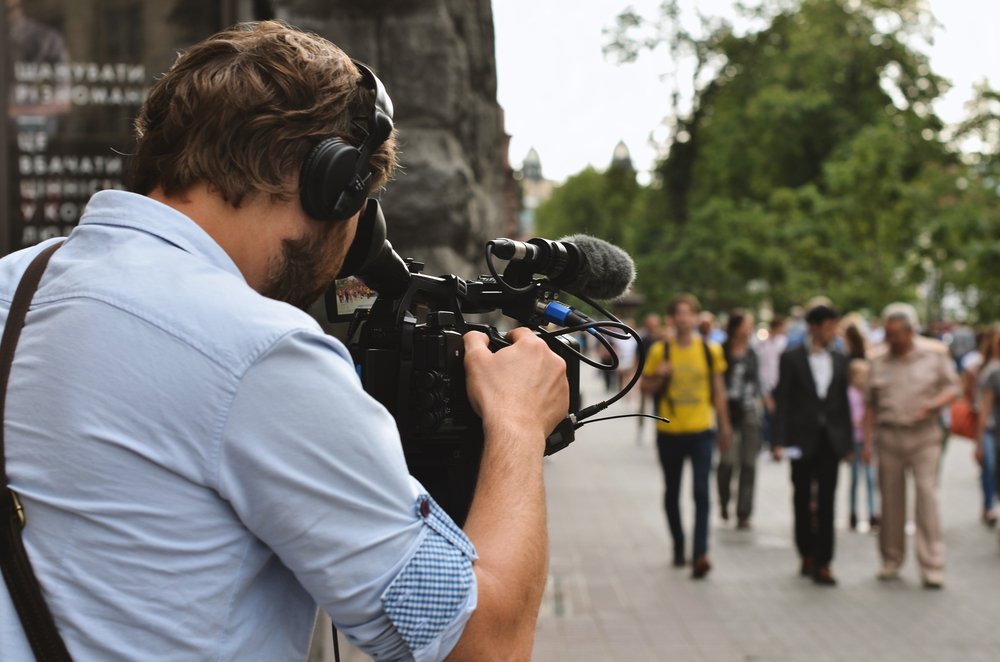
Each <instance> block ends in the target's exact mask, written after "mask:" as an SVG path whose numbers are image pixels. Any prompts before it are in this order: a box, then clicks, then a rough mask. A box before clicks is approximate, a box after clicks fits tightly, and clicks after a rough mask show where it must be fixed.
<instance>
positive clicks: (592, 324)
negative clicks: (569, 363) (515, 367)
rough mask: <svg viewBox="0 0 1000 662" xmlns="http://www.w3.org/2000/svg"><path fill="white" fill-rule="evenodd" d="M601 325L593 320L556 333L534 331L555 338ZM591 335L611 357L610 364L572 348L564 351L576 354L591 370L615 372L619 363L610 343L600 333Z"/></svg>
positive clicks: (540, 329)
mask: <svg viewBox="0 0 1000 662" xmlns="http://www.w3.org/2000/svg"><path fill="white" fill-rule="evenodd" d="M603 323H604V322H599V321H596V320H595V321H593V322H588V323H587V324H580V325H577V326H570V327H566V328H564V329H559V330H557V331H548V330H546V329H543V328H541V327H536V329H535V330H536V331H538V332H539V333H541V334H544V335H547V336H553V337H555V336H565V335H568V334H570V333H576V332H577V331H588V330H590V329H594V328H597V327H598V326H599V325H601V324H603ZM593 335H594V338H596V339H597V341H598V342H599V343H601V344H602V345H604V349H606V350H608V354H610V355H611V363H598V362H597V361H595V360H593V359H591V358H590V357H588V356H587V355H586V354H584V353H583V352H580V351H577V350H575V349H573V348H572V347H567V348H566V349H568V350H569V351H571V352H573V353H574V354H576V356H577V358H579V359H580V360H581V361H583V362H584V363H586V364H587V365H589V366H590V367H592V368H597V369H598V370H604V371H608V370H617V369H618V366H619V365H621V362H620V361H619V360H618V352H616V351H615V348H614V346H613V345H612V344H611V343H610V342H608V339H607V338H605V337H604V335H603V334H601V333H600V332H598V333H595V334H593ZM622 337H623V338H625V339H627V338H628V336H622Z"/></svg>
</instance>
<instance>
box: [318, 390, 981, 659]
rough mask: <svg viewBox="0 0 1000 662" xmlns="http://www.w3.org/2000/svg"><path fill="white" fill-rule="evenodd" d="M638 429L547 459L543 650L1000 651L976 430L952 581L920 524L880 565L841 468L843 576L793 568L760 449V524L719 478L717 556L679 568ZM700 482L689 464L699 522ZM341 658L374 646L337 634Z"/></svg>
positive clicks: (945, 483) (775, 480)
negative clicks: (722, 510)
mask: <svg viewBox="0 0 1000 662" xmlns="http://www.w3.org/2000/svg"><path fill="white" fill-rule="evenodd" d="M584 391H585V400H586V402H588V403H592V402H595V401H596V400H597V399H598V398H599V397H603V391H602V387H601V385H600V384H599V382H598V380H596V379H592V378H590V377H588V378H587V381H586V384H585V389H584ZM624 411H628V410H627V409H624V408H622V407H616V408H615V409H613V410H609V413H622V412H624ZM636 427H637V426H636V422H635V420H634V419H625V420H617V421H611V422H607V423H595V424H593V425H589V426H586V427H584V428H582V429H581V430H580V431H579V433H578V440H577V442H576V443H575V444H574V445H572V446H570V447H569V448H568V449H566V450H564V451H562V452H561V453H559V454H557V455H556V456H555V457H553V458H552V459H551V460H550V461H548V463H547V465H546V485H547V494H548V508H549V534H550V550H551V560H550V568H549V573H550V574H549V580H548V585H547V589H546V594H545V598H544V601H543V604H542V612H541V615H540V617H539V619H538V631H537V635H536V640H535V650H534V655H533V661H534V662H590V661H591V660H594V661H597V660H600V661H612V660H623V661H628V662H640V661H644V660H650V661H652V660H657V661H658V660H671V661H676V662H688V661H692V662H694V661H705V662H716V661H718V662H728V661H737V660H739V661H745V660H756V661H775V662H777V661H782V662H785V661H788V662H792V661H800V660H801V661H802V662H806V661H808V662H827V661H829V662H833V661H838V662H839V661H841V660H843V661H845V662H847V661H849V662H859V661H878V662H892V661H895V660H900V661H905V662H921V661H924V660H927V661H928V662H929V661H934V662H939V661H948V662H950V661H952V660H954V661H960V662H977V661H980V660H982V661H983V662H986V661H989V662H994V661H995V660H996V659H997V657H998V651H1000V627H998V622H1000V551H998V546H997V541H996V532H995V531H991V530H989V529H987V528H985V527H984V526H983V525H982V524H980V522H979V514H980V513H979V508H980V501H979V499H980V497H979V485H978V475H979V474H978V467H977V466H975V464H974V461H973V460H972V454H971V445H970V444H969V442H967V441H965V440H953V441H952V442H951V444H950V446H949V448H948V451H947V453H946V454H945V459H944V464H943V468H942V477H941V479H942V487H941V507H942V517H943V521H944V526H945V540H946V543H947V545H948V568H947V570H946V587H945V589H944V590H943V591H939V592H932V591H927V590H925V589H923V588H921V586H920V580H919V576H918V574H917V569H916V564H915V561H914V558H913V550H912V538H910V539H909V540H908V544H909V545H910V549H909V550H908V554H909V557H908V559H907V563H906V565H905V566H904V568H903V572H902V579H901V580H899V581H896V582H889V583H882V582H878V581H877V580H876V579H875V573H876V571H877V570H878V567H879V559H878V553H877V550H876V546H875V537H874V536H872V535H871V534H867V533H852V532H850V531H848V530H847V514H848V507H847V491H848V487H849V484H850V474H849V471H848V468H847V467H846V466H845V467H844V468H843V470H842V472H841V476H840V484H839V486H838V504H837V515H838V520H837V549H836V558H835V560H834V564H833V570H834V573H835V574H836V576H837V577H838V579H839V580H840V584H839V586H837V587H835V588H826V587H818V586H815V585H814V584H812V583H811V582H809V581H807V580H804V579H801V578H799V577H798V576H797V570H798V559H797V556H796V554H795V551H794V548H793V544H792V539H791V518H792V515H791V488H790V484H789V478H788V464H787V463H774V462H765V461H764V458H762V459H761V462H760V464H759V469H758V478H757V481H758V482H757V499H756V512H755V514H754V518H753V523H754V528H753V531H750V532H741V531H735V530H733V529H732V527H731V526H727V525H725V523H724V522H722V521H721V519H719V517H718V512H717V507H716V506H715V504H716V503H717V500H716V495H715V484H714V476H713V485H712V503H713V512H712V517H713V519H712V527H711V532H710V536H711V537H710V541H709V545H710V557H711V559H712V562H713V564H714V566H715V568H714V569H713V570H712V572H711V573H710V575H709V577H708V578H707V579H705V580H703V581H697V582H696V581H693V580H691V579H690V576H689V574H690V569H689V568H688V569H675V568H673V567H672V566H671V563H670V561H671V549H672V546H671V544H670V541H669V535H668V533H667V528H666V521H665V517H664V515H663V511H662V508H661V500H662V489H663V487H662V485H663V483H662V477H661V473H660V468H659V464H658V462H657V458H656V450H655V446H654V443H653V426H652V421H649V422H647V424H646V425H645V426H644V434H643V436H642V439H641V442H642V443H641V444H637V440H636ZM690 486H691V482H690V473H689V472H688V473H686V474H685V476H684V492H683V500H684V502H683V514H684V517H685V524H686V525H687V530H688V532H689V536H690V530H691V525H692V515H693V505H692V502H691V498H690ZM911 492H912V490H911ZM859 497H860V495H859ZM911 498H912V494H911ZM862 503H863V502H862ZM689 540H690V538H689ZM342 657H343V659H344V660H345V662H360V661H362V660H368V659H369V658H367V657H365V656H363V655H362V654H360V653H358V652H357V651H356V650H345V649H343V648H342ZM316 659H323V658H322V657H317V658H316ZM326 659H332V657H327V658H326Z"/></svg>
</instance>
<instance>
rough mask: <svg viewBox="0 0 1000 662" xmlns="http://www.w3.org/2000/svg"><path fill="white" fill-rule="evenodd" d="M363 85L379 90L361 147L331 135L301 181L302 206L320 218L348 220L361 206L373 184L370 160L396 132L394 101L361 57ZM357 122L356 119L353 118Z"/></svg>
mask: <svg viewBox="0 0 1000 662" xmlns="http://www.w3.org/2000/svg"><path fill="white" fill-rule="evenodd" d="M352 62H354V65H355V66H356V67H357V68H358V71H360V72H361V80H360V81H359V82H358V84H359V85H361V86H363V87H365V88H366V89H369V90H371V91H372V92H374V93H375V107H374V108H372V112H371V114H369V115H368V118H367V119H368V135H367V137H365V139H364V141H363V142H362V143H361V146H360V147H353V146H351V145H350V144H348V143H347V142H346V141H344V140H342V139H340V138H327V139H326V140H324V141H322V142H321V143H319V144H318V145H316V146H315V147H313V148H312V151H310V152H309V156H307V157H306V160H305V163H303V164H302V172H301V173H300V174H299V184H300V185H301V187H302V193H301V194H300V196H299V197H300V199H301V200H302V208H303V209H304V210H305V212H306V213H307V214H309V216H311V217H312V218H314V219H316V220H317V221H344V220H347V219H349V218H350V217H351V216H354V215H355V214H357V213H358V211H359V210H360V209H361V206H362V205H363V204H364V203H365V199H366V198H367V197H368V191H369V190H370V189H371V185H372V175H371V172H370V171H369V170H368V162H369V161H370V160H371V158H372V154H374V153H375V150H376V149H378V148H379V147H380V146H381V145H382V143H384V142H385V141H386V140H387V139H388V138H389V135H390V134H391V133H392V100H391V99H390V98H389V95H388V94H387V93H386V91H385V86H384V85H382V81H380V80H379V79H378V77H377V76H376V75H375V73H374V72H373V71H372V70H371V69H369V68H368V67H366V66H365V65H363V64H361V63H360V62H358V61H357V60H352ZM352 121H353V120H352Z"/></svg>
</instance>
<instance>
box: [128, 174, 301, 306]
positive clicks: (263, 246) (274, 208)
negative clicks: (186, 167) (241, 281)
mask: <svg viewBox="0 0 1000 662" xmlns="http://www.w3.org/2000/svg"><path fill="white" fill-rule="evenodd" d="M148 197H150V198H152V199H153V200H156V201H158V202H162V203H163V204H165V205H167V206H168V207H173V208H174V209H176V210H177V211H179V212H180V213H182V214H184V215H185V216H187V217H188V218H190V219H191V220H192V221H194V222H195V223H196V224H198V225H199V226H201V228H202V229H203V230H204V231H205V232H206V233H208V235H209V236H210V237H212V239H213V240H215V243H217V244H219V246H220V247H221V248H222V250H224V251H225V252H226V253H227V254H228V255H229V257H230V258H231V259H232V260H233V262H234V263H235V264H236V267H237V268H238V269H239V270H240V272H241V273H242V274H243V278H245V279H246V281H247V284H248V285H250V287H252V288H253V289H255V290H257V291H258V292H260V291H261V290H262V288H263V286H264V283H265V282H266V279H267V274H268V272H267V270H268V266H269V264H270V263H271V260H272V259H273V258H274V257H275V256H277V255H279V254H280V250H281V246H282V239H283V238H285V237H288V236H292V237H294V236H296V234H295V231H296V230H298V234H301V233H302V230H301V229H299V228H297V227H294V225H293V224H292V223H291V222H289V221H287V220H286V219H287V218H288V217H289V214H287V213H285V214H282V213H281V212H283V211H284V209H283V207H287V206H290V205H289V204H288V203H284V204H282V203H271V202H270V201H269V200H268V199H267V198H258V199H252V200H249V201H246V202H244V204H243V205H241V207H240V208H239V209H236V208H234V207H233V206H232V205H230V204H229V203H228V202H226V201H225V200H223V199H222V197H221V196H220V195H219V194H218V193H216V192H215V191H214V190H213V189H211V187H209V186H208V185H207V184H203V183H199V184H195V185H194V186H192V187H191V188H190V189H189V190H188V191H186V192H185V193H184V194H183V195H176V196H167V195H166V194H164V193H163V190H162V189H160V188H156V189H154V190H153V191H151V192H150V193H149V194H148Z"/></svg>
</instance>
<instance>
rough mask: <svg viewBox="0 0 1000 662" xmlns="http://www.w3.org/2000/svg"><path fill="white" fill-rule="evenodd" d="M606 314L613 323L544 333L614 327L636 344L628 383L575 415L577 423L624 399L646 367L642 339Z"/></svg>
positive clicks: (598, 307)
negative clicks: (635, 358) (633, 365)
mask: <svg viewBox="0 0 1000 662" xmlns="http://www.w3.org/2000/svg"><path fill="white" fill-rule="evenodd" d="M588 303H589V302H588ZM594 307H595V308H597V309H598V310H600V311H601V312H602V313H607V311H605V310H604V309H603V308H601V307H600V306H594ZM607 314H608V316H609V317H613V318H614V319H615V321H614V322H611V321H607V320H603V321H594V322H592V323H587V324H581V325H578V326H571V327H567V328H565V329H559V330H558V331H547V332H546V333H551V334H552V335H555V336H562V335H565V334H567V333H576V332H577V331H585V330H587V329H592V328H596V327H598V326H610V327H614V328H620V329H621V330H623V331H625V332H626V333H628V334H629V335H630V336H631V337H632V338H633V339H634V340H635V343H636V357H637V360H636V371H635V374H634V375H632V379H631V381H629V383H628V384H626V386H625V388H623V389H622V390H620V391H618V393H616V394H615V395H613V396H611V397H610V398H608V399H607V400H604V401H603V402H599V403H597V404H596V405H591V406H589V407H585V408H584V409H581V410H580V411H579V412H577V414H576V419H577V421H583V420H585V419H587V418H590V417H591V416H593V415H594V414H597V413H598V412H602V411H604V410H605V409H607V408H608V407H610V406H611V405H613V404H614V403H616V402H618V401H619V400H621V399H622V398H624V397H625V395H626V394H627V393H628V392H629V391H631V390H632V388H633V387H634V386H635V385H636V383H637V382H638V381H639V378H640V377H642V368H643V366H645V365H646V346H645V345H643V344H642V338H641V337H640V336H639V333H638V332H637V331H636V330H635V329H633V328H632V327H630V326H629V325H628V324H625V323H624V322H622V321H621V320H619V319H618V318H617V317H615V316H614V315H611V314H610V313H607ZM609 344H610V343H609ZM614 358H615V360H616V362H617V359H618V355H617V354H614Z"/></svg>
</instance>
